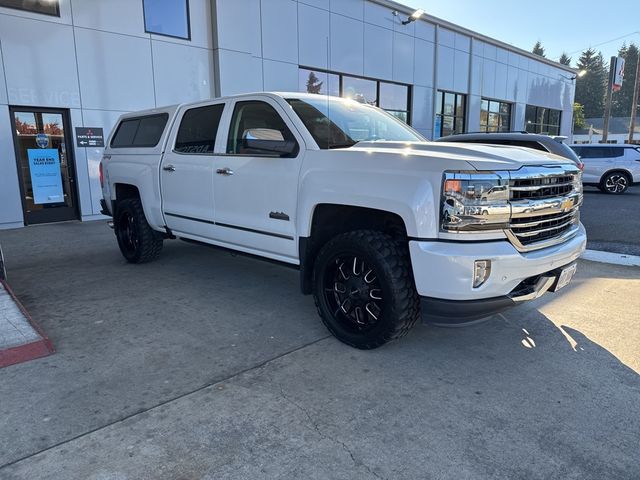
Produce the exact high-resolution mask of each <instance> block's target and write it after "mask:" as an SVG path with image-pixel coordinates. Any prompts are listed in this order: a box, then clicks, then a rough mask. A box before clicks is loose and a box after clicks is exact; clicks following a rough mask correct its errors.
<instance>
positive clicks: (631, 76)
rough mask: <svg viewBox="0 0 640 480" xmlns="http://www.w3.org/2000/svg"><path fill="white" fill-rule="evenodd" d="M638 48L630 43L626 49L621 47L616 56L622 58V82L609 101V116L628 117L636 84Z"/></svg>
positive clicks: (623, 46)
mask: <svg viewBox="0 0 640 480" xmlns="http://www.w3.org/2000/svg"><path fill="white" fill-rule="evenodd" d="M638 53H639V52H638V46H637V45H636V44H634V43H631V44H630V45H629V46H628V47H627V46H626V45H624V44H623V45H622V47H621V48H620V50H619V51H618V55H619V56H621V57H622V58H624V60H625V63H624V80H623V82H622V88H620V90H619V91H617V92H614V93H613V96H612V99H611V116H613V117H629V116H630V115H631V102H632V101H633V87H634V85H635V84H636V66H637V65H638Z"/></svg>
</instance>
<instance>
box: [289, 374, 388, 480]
mask: <svg viewBox="0 0 640 480" xmlns="http://www.w3.org/2000/svg"><path fill="white" fill-rule="evenodd" d="M279 387H280V396H281V397H282V398H284V399H285V400H286V401H287V402H288V403H290V404H291V405H293V406H294V407H296V408H297V409H298V410H300V411H301V412H302V413H303V415H304V416H305V417H306V418H307V420H308V423H309V424H310V425H311V426H312V427H313V428H312V430H314V431H315V432H316V433H317V434H318V435H320V436H321V437H322V438H324V439H325V440H328V441H330V442H333V443H335V444H337V445H340V447H341V448H342V449H343V450H344V451H345V452H347V454H348V455H349V457H350V458H351V461H352V462H353V464H354V465H355V466H356V467H363V468H364V469H365V470H366V471H367V472H369V473H370V474H371V475H373V476H374V477H376V478H380V479H384V480H387V479H386V477H382V476H380V475H379V474H378V473H377V472H376V471H375V470H373V469H372V468H371V467H369V465H367V464H366V463H364V462H363V461H361V460H358V459H356V457H355V455H354V454H353V452H352V451H351V449H350V448H349V446H348V445H347V444H346V443H344V442H343V441H342V440H340V439H338V438H334V437H332V436H330V435H328V434H326V433H325V432H323V431H322V430H321V429H320V425H319V424H318V422H317V421H315V420H314V419H313V417H312V416H311V414H310V413H309V411H308V410H307V409H306V408H304V407H303V406H302V405H300V404H299V403H298V402H296V401H295V400H293V399H292V398H291V397H289V396H288V395H287V394H286V393H285V392H284V388H283V387H282V385H279Z"/></svg>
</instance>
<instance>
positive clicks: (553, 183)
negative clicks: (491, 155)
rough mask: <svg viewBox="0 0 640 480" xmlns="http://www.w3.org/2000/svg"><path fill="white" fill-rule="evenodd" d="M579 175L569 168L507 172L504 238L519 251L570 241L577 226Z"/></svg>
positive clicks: (542, 168)
mask: <svg viewBox="0 0 640 480" xmlns="http://www.w3.org/2000/svg"><path fill="white" fill-rule="evenodd" d="M580 175H581V173H580V170H578V168H577V167H574V166H572V165H563V166H561V167H558V166H541V167H525V168H522V169H520V170H518V171H516V172H510V181H509V191H510V202H509V203H510V204H511V212H512V213H511V222H510V228H509V230H507V237H508V238H509V240H510V241H511V243H512V244H513V245H514V246H515V247H516V248H517V249H518V250H520V251H530V250H536V249H539V248H544V247H547V246H550V245H553V244H556V243H560V242H563V241H565V240H567V239H569V238H571V237H572V236H573V235H574V234H575V233H576V232H577V230H578V227H579V224H580V212H579V207H580V204H581V203H582V183H581V176H580Z"/></svg>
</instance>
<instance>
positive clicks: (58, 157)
mask: <svg viewBox="0 0 640 480" xmlns="http://www.w3.org/2000/svg"><path fill="white" fill-rule="evenodd" d="M10 115H11V126H12V130H13V142H14V146H15V151H16V162H17V164H18V180H19V182H20V193H21V195H22V209H23V211H24V223H25V225H30V224H34V223H50V222H61V221H65V220H75V219H78V218H79V216H78V202H77V193H76V174H75V168H74V167H75V165H74V161H73V148H72V139H71V127H70V122H69V113H68V111H66V110H54V109H49V108H31V107H11V108H10Z"/></svg>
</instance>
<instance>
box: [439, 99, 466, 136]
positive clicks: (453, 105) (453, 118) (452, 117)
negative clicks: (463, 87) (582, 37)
mask: <svg viewBox="0 0 640 480" xmlns="http://www.w3.org/2000/svg"><path fill="white" fill-rule="evenodd" d="M466 99H467V97H466V95H461V94H459V93H452V92H443V91H441V90H440V91H438V95H437V96H436V108H435V110H436V124H435V127H434V131H433V134H434V137H435V138H440V137H446V136H448V135H453V134H454V133H464V128H465V127H464V126H465V123H466V122H465V113H466V103H467V102H466Z"/></svg>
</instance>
